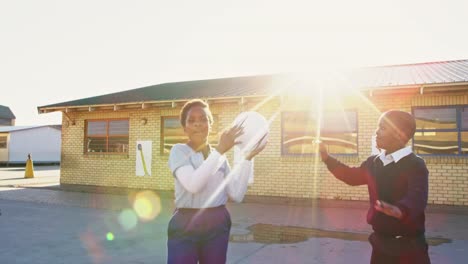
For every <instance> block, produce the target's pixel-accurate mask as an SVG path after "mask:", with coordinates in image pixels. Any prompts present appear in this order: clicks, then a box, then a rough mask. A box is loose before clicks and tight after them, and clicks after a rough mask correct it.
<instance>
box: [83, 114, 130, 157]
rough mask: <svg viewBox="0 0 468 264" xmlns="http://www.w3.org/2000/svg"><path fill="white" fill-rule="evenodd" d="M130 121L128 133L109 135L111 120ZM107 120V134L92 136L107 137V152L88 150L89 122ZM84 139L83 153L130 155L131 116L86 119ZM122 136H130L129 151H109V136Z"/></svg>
mask: <svg viewBox="0 0 468 264" xmlns="http://www.w3.org/2000/svg"><path fill="white" fill-rule="evenodd" d="M119 120H120V121H121V120H124V121H128V134H126V135H125V134H116V135H109V127H110V122H111V121H119ZM100 121H101V122H102V121H104V122H106V135H105V136H102V135H99V136H91V137H92V138H105V139H106V149H107V151H106V152H88V148H87V143H86V142H87V139H88V138H89V136H88V123H89V122H100ZM84 132H85V133H84V140H83V153H84V154H85V155H99V154H106V155H107V154H109V155H128V153H129V151H130V150H129V149H130V120H129V118H101V119H86V120H85V128H84ZM122 137H127V138H128V147H127V151H125V152H109V151H108V150H109V138H122Z"/></svg>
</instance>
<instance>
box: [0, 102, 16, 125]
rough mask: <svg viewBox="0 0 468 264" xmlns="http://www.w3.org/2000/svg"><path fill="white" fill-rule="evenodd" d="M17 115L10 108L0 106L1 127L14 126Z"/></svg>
mask: <svg viewBox="0 0 468 264" xmlns="http://www.w3.org/2000/svg"><path fill="white" fill-rule="evenodd" d="M15 119H16V117H15V115H14V114H13V112H12V111H11V110H10V108H9V107H8V106H4V105H0V126H14V125H15Z"/></svg>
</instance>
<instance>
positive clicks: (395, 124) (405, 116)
mask: <svg viewBox="0 0 468 264" xmlns="http://www.w3.org/2000/svg"><path fill="white" fill-rule="evenodd" d="M380 118H381V119H382V120H383V121H385V122H387V123H388V124H389V125H390V126H391V127H392V128H393V129H394V130H395V132H396V133H397V134H398V136H399V137H400V138H401V139H402V140H403V141H405V143H406V142H408V141H409V140H410V139H411V138H412V137H413V136H414V133H415V131H416V120H415V119H414V117H413V116H412V115H411V114H410V113H407V112H404V111H400V110H389V111H387V112H385V113H383V114H382V116H381V117H380Z"/></svg>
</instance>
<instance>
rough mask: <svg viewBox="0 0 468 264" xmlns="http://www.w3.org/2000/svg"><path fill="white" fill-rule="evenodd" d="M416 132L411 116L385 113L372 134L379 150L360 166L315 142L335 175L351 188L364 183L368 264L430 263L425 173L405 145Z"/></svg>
mask: <svg viewBox="0 0 468 264" xmlns="http://www.w3.org/2000/svg"><path fill="white" fill-rule="evenodd" d="M415 130H416V122H415V119H414V117H413V116H412V115H411V114H409V113H406V112H403V111H398V110H391V111H388V112H385V113H383V114H382V115H381V116H380V118H379V122H378V128H377V130H376V132H375V133H376V143H377V147H378V148H379V149H381V150H382V151H381V153H380V154H378V155H373V156H370V157H369V158H367V160H366V161H364V162H363V163H362V164H361V166H360V167H349V166H347V165H345V164H343V163H341V162H339V161H338V160H336V159H335V158H333V157H331V156H329V154H328V152H327V149H326V146H325V145H324V144H320V146H319V150H320V156H321V158H322V161H323V162H324V163H325V164H326V165H327V168H328V170H329V171H330V172H331V173H332V174H333V175H334V176H335V177H336V178H337V179H339V180H341V181H343V182H345V183H347V184H349V185H353V186H356V185H364V184H367V187H368V190H369V202H370V208H369V210H368V213H367V222H368V223H369V224H370V225H372V229H373V230H374V232H373V233H372V234H371V235H370V237H369V241H370V243H371V245H372V256H371V261H370V263H371V264H375V263H379V264H380V263H421V264H425V263H430V259H429V255H428V246H427V243H426V239H425V236H424V232H425V214H424V210H425V208H426V205H427V196H428V175H429V172H428V170H427V168H426V164H425V163H424V161H423V160H422V159H421V158H419V157H417V156H416V155H415V154H414V153H413V152H412V150H411V147H410V146H409V147H405V146H406V144H407V143H408V141H409V140H410V139H411V138H412V137H413V136H414V133H415Z"/></svg>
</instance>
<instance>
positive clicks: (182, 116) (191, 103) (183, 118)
mask: <svg viewBox="0 0 468 264" xmlns="http://www.w3.org/2000/svg"><path fill="white" fill-rule="evenodd" d="M194 106H199V107H201V108H205V109H206V112H207V117H208V122H209V123H210V125H212V124H213V115H212V114H211V111H210V106H209V105H208V104H207V103H205V102H204V101H203V100H201V99H193V100H190V101H188V102H187V103H185V104H184V106H183V107H182V109H181V110H180V124H181V125H182V127H185V122H186V120H187V114H188V112H189V111H190V109H192V107H194Z"/></svg>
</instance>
